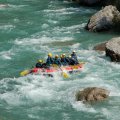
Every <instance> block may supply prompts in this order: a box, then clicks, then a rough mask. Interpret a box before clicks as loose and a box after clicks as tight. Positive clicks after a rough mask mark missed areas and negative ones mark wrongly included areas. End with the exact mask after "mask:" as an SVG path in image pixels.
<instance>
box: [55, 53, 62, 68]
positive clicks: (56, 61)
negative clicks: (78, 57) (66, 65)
mask: <svg viewBox="0 0 120 120" xmlns="http://www.w3.org/2000/svg"><path fill="white" fill-rule="evenodd" d="M54 64H56V65H58V66H61V61H60V59H59V56H58V55H55V59H54Z"/></svg>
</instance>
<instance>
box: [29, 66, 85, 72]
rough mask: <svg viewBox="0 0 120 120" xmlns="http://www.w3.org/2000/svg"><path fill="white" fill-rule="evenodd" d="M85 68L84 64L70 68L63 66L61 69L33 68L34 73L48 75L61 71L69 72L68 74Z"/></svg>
mask: <svg viewBox="0 0 120 120" xmlns="http://www.w3.org/2000/svg"><path fill="white" fill-rule="evenodd" d="M82 68H83V64H78V65H70V66H61V67H50V68H33V69H32V71H31V72H32V73H35V74H37V73H46V74H52V73H55V72H61V71H67V72H74V71H80V70H82Z"/></svg>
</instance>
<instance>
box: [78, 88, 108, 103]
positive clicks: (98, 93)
mask: <svg viewBox="0 0 120 120" xmlns="http://www.w3.org/2000/svg"><path fill="white" fill-rule="evenodd" d="M108 96H109V91H108V90H106V89H103V88H97V87H89V88H85V89H84V90H82V91H78V92H77V94H76V100H77V101H83V102H96V101H102V100H105V99H106V98H108Z"/></svg>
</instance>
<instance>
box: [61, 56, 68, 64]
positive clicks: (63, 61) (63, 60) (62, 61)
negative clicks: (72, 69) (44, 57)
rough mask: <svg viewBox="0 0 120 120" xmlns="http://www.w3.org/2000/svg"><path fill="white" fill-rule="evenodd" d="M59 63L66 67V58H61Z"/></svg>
mask: <svg viewBox="0 0 120 120" xmlns="http://www.w3.org/2000/svg"><path fill="white" fill-rule="evenodd" d="M61 63H62V64H63V65H68V63H67V60H66V57H64V58H61Z"/></svg>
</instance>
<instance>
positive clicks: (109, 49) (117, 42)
mask: <svg viewBox="0 0 120 120" xmlns="http://www.w3.org/2000/svg"><path fill="white" fill-rule="evenodd" d="M105 51H106V56H109V57H110V58H111V61H113V62H120V37H118V38H113V39H111V40H110V41H108V42H107V43H106V50H105Z"/></svg>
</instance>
